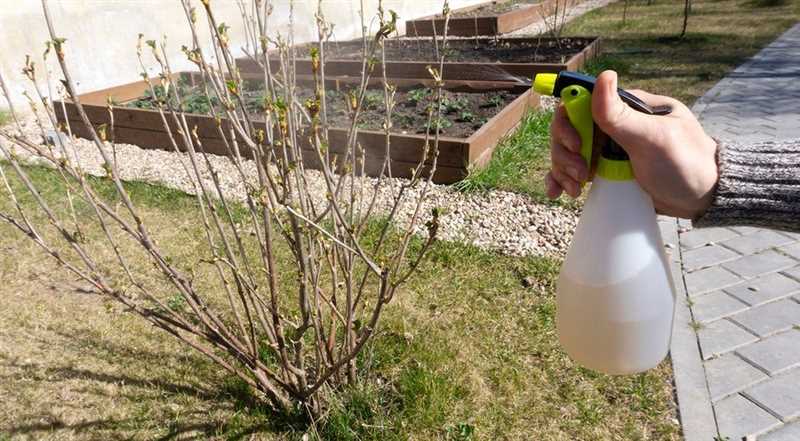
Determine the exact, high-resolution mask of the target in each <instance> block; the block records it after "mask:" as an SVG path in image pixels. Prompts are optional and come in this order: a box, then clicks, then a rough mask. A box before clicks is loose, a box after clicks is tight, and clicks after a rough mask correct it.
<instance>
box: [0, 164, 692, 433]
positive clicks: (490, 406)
mask: <svg viewBox="0 0 800 441" xmlns="http://www.w3.org/2000/svg"><path fill="white" fill-rule="evenodd" d="M6 165H7V164H4V166H6ZM29 172H30V174H31V176H32V178H33V179H34V181H35V182H36V183H37V184H38V185H39V187H40V189H41V190H42V193H43V195H44V197H45V198H46V199H47V200H48V201H50V202H52V203H53V206H54V207H58V208H57V209H59V210H61V213H60V214H62V215H63V214H65V213H64V210H65V207H64V205H65V204H64V203H63V195H62V194H61V193H60V191H59V189H60V186H61V184H60V181H59V179H58V177H57V175H56V174H55V173H54V172H52V171H50V170H47V169H42V168H30V169H29ZM92 182H93V185H94V186H96V188H98V190H99V191H100V192H101V193H102V194H107V195H111V194H113V192H111V189H110V186H109V184H108V183H107V182H106V181H103V180H99V179H95V180H93V181H92ZM13 183H14V186H15V187H18V186H19V185H20V184H19V182H17V181H14V182H13ZM128 188H129V189H130V190H131V193H132V197H133V200H134V202H135V203H136V204H137V205H138V206H139V207H141V209H142V211H143V213H144V218H145V220H146V222H148V223H149V224H150V225H151V226H155V227H151V229H152V230H153V232H154V236H155V238H156V240H157V241H158V242H159V243H160V244H162V246H163V247H165V248H166V249H167V250H168V252H169V255H170V256H171V257H172V258H174V259H175V261H176V262H187V263H190V262H192V259H195V258H197V257H196V256H197V253H198V252H199V251H198V250H201V249H202V246H200V245H199V244H200V243H202V238H201V229H200V228H199V227H198V226H197V224H196V222H194V219H197V218H198V214H197V207H196V206H195V202H194V201H195V200H194V199H193V198H191V197H188V196H186V195H184V194H182V193H180V192H177V191H173V190H169V189H166V188H163V187H157V186H151V185H147V184H141V183H129V184H128ZM0 194H2V196H1V197H0V210H3V211H6V210H7V209H8V206H9V204H10V201H9V198H8V197H7V195H6V194H5V193H4V192H3V193H0ZM22 204H23V205H24V206H26V207H31V206H32V205H33V201H32V199H31V198H30V197H26V198H24V199H23V200H22ZM79 213H82V214H79V216H80V219H79V222H82V220H83V219H84V218H85V217H86V216H88V215H89V214H88V211H86V210H81V209H79ZM82 223H83V224H84V225H89V222H88V221H87V222H82ZM96 233H97V232H92V231H86V237H87V240H89V241H97V239H96V238H97V237H99V234H96ZM0 237H3V238H4V239H3V241H2V243H1V244H0V246H2V252H0V279H1V280H3V286H2V288H0V378H2V379H3V380H2V381H0V396H2V397H3V408H2V411H0V440H6V439H17V438H20V439H26V438H33V439H120V438H125V439H173V438H181V437H187V436H190V435H191V436H197V437H199V438H216V439H242V438H247V437H249V436H250V434H252V435H253V436H254V438H253V439H263V440H283V439H288V440H299V439H301V438H302V435H303V433H306V431H310V432H311V433H312V436H311V438H310V439H315V435H313V433H315V431H316V432H318V433H320V437H321V438H322V439H337V440H401V439H402V440H406V439H414V440H432V439H441V440H462V441H464V440H496V439H510V440H516V439H541V440H576V439H586V440H589V439H591V440H595V439H618V440H654V439H657V440H673V439H678V438H679V427H678V426H677V425H676V420H675V418H676V415H675V410H674V405H673V399H672V385H671V379H670V366H669V364H668V362H665V363H663V364H662V365H661V366H660V367H659V368H658V369H656V370H653V371H650V372H648V373H645V374H641V375H635V376H628V377H609V376H605V375H599V374H596V373H593V372H590V371H587V370H584V369H582V368H580V367H577V366H575V365H574V364H573V363H572V362H571V361H570V360H569V359H568V357H566V355H565V354H564V353H563V352H562V351H561V349H560V348H559V346H558V343H557V340H556V337H555V329H554V309H555V299H554V286H553V280H554V279H555V276H556V274H557V271H558V267H559V262H557V261H555V260H552V259H546V258H538V257H528V258H515V257H508V256H502V255H498V254H494V253H491V252H486V251H482V250H480V249H477V248H475V247H472V246H468V245H461V244H455V243H439V244H438V245H436V246H435V247H434V249H433V251H432V253H431V256H430V260H429V262H428V265H427V266H425V268H424V269H423V270H422V272H421V273H419V274H418V275H417V276H416V277H414V278H413V280H411V281H410V283H409V285H407V286H406V288H405V289H404V290H403V291H402V292H401V293H399V294H398V297H397V298H396V299H395V301H394V302H393V303H391V304H390V307H389V308H388V309H387V310H386V315H385V317H384V321H383V325H382V326H381V327H380V329H379V332H378V334H377V338H376V339H375V340H374V341H373V343H372V344H371V345H370V346H369V348H368V350H367V351H366V352H365V353H364V354H363V356H362V357H361V359H360V365H361V366H362V367H366V366H370V367H372V374H371V375H363V376H362V380H361V382H360V384H359V386H357V387H354V388H352V389H350V390H347V391H344V393H343V398H342V402H341V403H338V404H336V405H334V407H333V409H332V412H331V414H330V415H329V417H328V418H327V420H326V422H324V423H321V424H320V425H318V426H317V427H314V428H309V427H307V426H304V425H303V424H302V423H301V422H298V421H292V420H286V419H284V418H280V417H277V416H276V415H274V414H272V413H270V412H269V411H268V410H266V409H263V408H261V407H260V406H253V405H252V404H253V403H252V401H251V398H250V396H249V394H248V393H247V391H246V390H243V389H242V387H241V384H239V383H237V382H235V381H231V380H230V379H229V378H226V377H225V376H223V375H221V374H220V373H219V372H217V371H216V370H214V369H213V367H212V365H211V364H210V363H208V362H207V361H206V360H205V359H204V358H202V357H201V356H199V355H198V354H196V353H194V352H192V351H190V350H187V349H185V348H182V347H180V345H178V344H177V343H176V341H175V340H173V338H172V337H170V336H168V335H167V334H166V333H163V332H160V331H158V330H156V329H154V328H152V327H151V326H148V325H146V324H145V323H144V322H143V321H142V320H140V319H138V318H137V317H134V316H132V315H129V314H127V313H125V312H124V311H123V310H122V309H121V308H120V307H119V306H118V305H117V304H116V303H112V302H109V301H107V300H104V299H102V298H99V297H98V296H96V295H92V294H87V293H84V292H82V291H81V287H80V285H79V284H77V283H76V282H74V281H73V279H72V278H71V277H69V276H68V275H67V274H66V273H65V272H64V271H63V270H61V269H58V268H57V267H56V265H55V264H53V263H52V262H51V260H50V259H48V258H46V257H44V256H43V255H42V254H41V252H40V251H39V250H38V249H37V248H36V247H35V246H34V245H33V243H32V242H31V241H30V240H29V239H27V238H25V237H22V235H21V234H19V233H17V232H16V231H14V230H12V229H11V228H10V227H9V226H8V225H6V224H0ZM90 243H91V242H90ZM94 245H97V246H98V248H96V249H102V243H91V244H90V245H89V246H90V247H93V246H94ZM108 257H110V254H109V256H108ZM199 271H201V272H200V273H198V275H197V276H196V279H195V280H196V283H203V282H202V280H203V277H202V270H199ZM526 277H532V278H533V279H534V280H536V283H535V284H534V285H533V286H530V287H524V286H523V283H522V280H523V279H524V278H526ZM247 439H250V438H247Z"/></svg>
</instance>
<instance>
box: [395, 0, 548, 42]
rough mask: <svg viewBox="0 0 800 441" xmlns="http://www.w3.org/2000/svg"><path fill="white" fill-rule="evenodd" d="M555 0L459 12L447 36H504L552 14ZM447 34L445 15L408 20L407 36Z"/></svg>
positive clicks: (517, 0)
mask: <svg viewBox="0 0 800 441" xmlns="http://www.w3.org/2000/svg"><path fill="white" fill-rule="evenodd" d="M553 1H554V0H505V1H502V0H500V1H491V2H487V3H481V4H479V5H475V6H469V7H466V8H461V9H456V10H454V11H453V12H452V15H451V16H450V22H449V23H448V25H447V35H453V36H462V37H474V36H479V35H501V34H505V33H508V32H513V31H516V30H517V29H522V28H524V27H525V26H528V25H529V24H531V23H535V22H538V21H541V20H542V17H546V16H547V15H548V11H549V10H550V8H552V4H553ZM443 34H444V17H443V16H442V15H441V14H436V15H429V16H427V17H422V18H417V19H414V20H406V35H408V36H410V37H430V36H433V35H443Z"/></svg>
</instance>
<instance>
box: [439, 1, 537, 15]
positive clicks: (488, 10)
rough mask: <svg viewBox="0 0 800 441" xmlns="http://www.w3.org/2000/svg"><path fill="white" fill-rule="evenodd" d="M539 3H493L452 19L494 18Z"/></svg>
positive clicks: (468, 10)
mask: <svg viewBox="0 0 800 441" xmlns="http://www.w3.org/2000/svg"><path fill="white" fill-rule="evenodd" d="M537 3H539V2H536V1H531V0H507V1H493V2H491V3H489V4H486V5H482V6H478V7H475V8H467V9H465V10H463V11H456V12H453V15H452V18H470V17H492V16H495V15H500V14H504V13H506V12H509V11H513V10H515V9H520V8H525V7H528V6H533V5H535V4H537ZM436 17H437V18H441V15H437V16H436Z"/></svg>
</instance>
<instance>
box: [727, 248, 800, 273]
mask: <svg viewBox="0 0 800 441" xmlns="http://www.w3.org/2000/svg"><path fill="white" fill-rule="evenodd" d="M797 263H798V262H797V260H795V259H792V258H791V257H789V256H785V255H783V254H779V253H777V252H775V251H773V250H767V251H764V252H763V253H759V254H752V255H750V256H744V257H741V258H739V259H736V260H734V261H731V262H727V263H724V264H722V267H723V268H725V269H727V270H729V271H732V272H734V273H736V274H738V275H740V276H742V277H755V276H760V275H761V274H766V273H771V272H775V271H780V270H783V269H787V268H791V267H792V266H794V265H797Z"/></svg>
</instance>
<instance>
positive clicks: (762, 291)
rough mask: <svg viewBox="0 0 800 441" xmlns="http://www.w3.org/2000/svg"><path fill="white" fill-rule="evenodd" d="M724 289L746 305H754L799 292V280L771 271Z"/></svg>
mask: <svg viewBox="0 0 800 441" xmlns="http://www.w3.org/2000/svg"><path fill="white" fill-rule="evenodd" d="M725 291H726V292H727V293H728V294H731V295H732V296H734V297H736V298H737V299H739V300H741V301H743V302H745V303H747V304H748V305H751V306H756V305H760V304H762V303H765V302H769V301H771V300H776V299H779V298H781V297H788V296H790V295H793V294H795V293H800V281H797V280H793V279H790V278H789V277H786V276H784V275H783V274H779V273H772V274H767V275H765V276H761V277H757V278H755V279H751V280H748V281H746V282H744V283H740V284H738V285H735V286H731V287H728V288H725Z"/></svg>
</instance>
